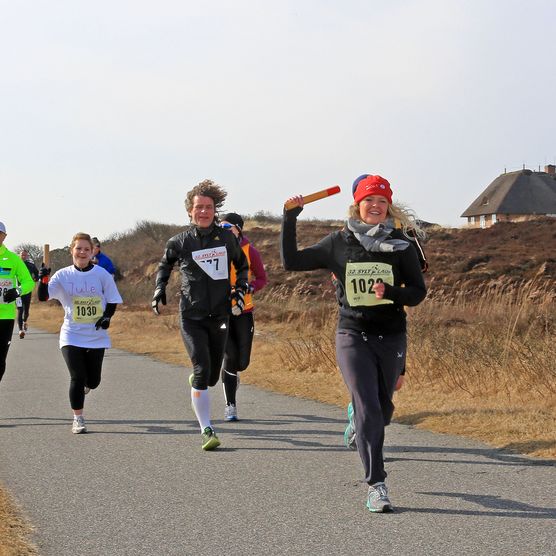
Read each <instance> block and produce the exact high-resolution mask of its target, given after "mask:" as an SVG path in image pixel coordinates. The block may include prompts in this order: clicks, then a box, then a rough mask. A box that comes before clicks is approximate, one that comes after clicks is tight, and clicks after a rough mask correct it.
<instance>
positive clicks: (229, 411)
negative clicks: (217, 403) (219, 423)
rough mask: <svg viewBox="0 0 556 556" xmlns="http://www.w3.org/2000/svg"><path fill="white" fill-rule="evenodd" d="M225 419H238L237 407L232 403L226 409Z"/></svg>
mask: <svg viewBox="0 0 556 556" xmlns="http://www.w3.org/2000/svg"><path fill="white" fill-rule="evenodd" d="M224 419H225V420H226V421H237V420H238V419H237V407H236V406H235V405H234V404H233V403H231V404H230V405H227V406H226V408H225V409H224Z"/></svg>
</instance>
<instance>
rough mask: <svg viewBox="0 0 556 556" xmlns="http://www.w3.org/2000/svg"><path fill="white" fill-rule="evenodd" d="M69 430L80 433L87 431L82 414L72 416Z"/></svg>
mask: <svg viewBox="0 0 556 556" xmlns="http://www.w3.org/2000/svg"><path fill="white" fill-rule="evenodd" d="M71 432H72V433H73V434H81V433H84V432H87V427H86V426H85V420H84V419H83V416H82V415H77V416H75V417H74V418H73V425H72V427H71Z"/></svg>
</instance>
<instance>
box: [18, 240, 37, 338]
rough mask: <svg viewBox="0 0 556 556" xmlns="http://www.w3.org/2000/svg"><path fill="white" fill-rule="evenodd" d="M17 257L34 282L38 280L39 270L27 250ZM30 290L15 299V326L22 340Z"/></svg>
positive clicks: (25, 329) (29, 304)
mask: <svg viewBox="0 0 556 556" xmlns="http://www.w3.org/2000/svg"><path fill="white" fill-rule="evenodd" d="M19 257H20V258H21V260H22V261H23V262H24V263H25V266H26V267H27V268H28V270H29V273H30V274H31V277H32V278H33V281H34V282H37V281H38V280H39V271H38V269H37V267H36V266H35V263H34V262H33V261H32V260H31V259H30V258H29V252H28V251H26V250H25V249H23V250H22V251H21V253H19ZM32 293H33V292H32V291H30V292H29V293H25V294H23V295H22V296H21V298H20V299H19V300H17V301H16V306H17V326H18V328H19V338H20V339H21V340H23V338H25V333H26V332H27V321H28V320H29V308H30V307H31V295H32Z"/></svg>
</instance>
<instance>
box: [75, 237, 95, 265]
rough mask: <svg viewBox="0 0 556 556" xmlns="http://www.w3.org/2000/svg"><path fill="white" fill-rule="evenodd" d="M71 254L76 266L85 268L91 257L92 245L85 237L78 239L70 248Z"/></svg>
mask: <svg viewBox="0 0 556 556" xmlns="http://www.w3.org/2000/svg"><path fill="white" fill-rule="evenodd" d="M71 256H72V259H73V264H74V265H75V266H76V267H78V268H86V267H87V266H89V263H90V262H91V259H92V258H93V246H92V245H91V243H89V242H88V241H87V240H86V239H78V240H76V241H75V243H74V244H73V247H72V248H71Z"/></svg>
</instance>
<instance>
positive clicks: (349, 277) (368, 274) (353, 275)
mask: <svg viewBox="0 0 556 556" xmlns="http://www.w3.org/2000/svg"><path fill="white" fill-rule="evenodd" d="M379 282H384V283H385V284H390V285H391V286H393V285H394V274H393V273H392V265H389V264H386V263H347V265H346V296H347V300H348V303H349V304H350V306H351V307H357V306H361V305H364V306H366V307H371V306H374V305H387V304H390V303H394V302H393V301H392V300H391V299H377V298H376V295H375V292H374V291H373V286H374V285H375V284H377V283H379Z"/></svg>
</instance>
